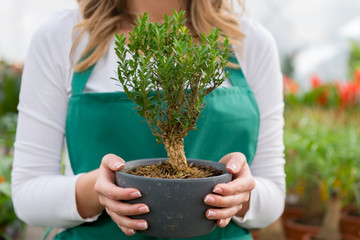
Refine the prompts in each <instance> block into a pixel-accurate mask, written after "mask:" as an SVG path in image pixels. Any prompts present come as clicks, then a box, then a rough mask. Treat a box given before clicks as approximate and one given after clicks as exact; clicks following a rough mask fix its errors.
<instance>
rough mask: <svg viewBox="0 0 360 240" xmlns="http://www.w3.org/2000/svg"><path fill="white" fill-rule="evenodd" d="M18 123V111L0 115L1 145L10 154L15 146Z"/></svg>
mask: <svg viewBox="0 0 360 240" xmlns="http://www.w3.org/2000/svg"><path fill="white" fill-rule="evenodd" d="M16 124H17V113H11V112H10V113H7V114H5V115H4V116H2V117H0V147H2V148H3V150H4V152H5V153H6V154H8V153H9V152H10V151H11V149H12V148H13V144H14V141H15V133H16Z"/></svg>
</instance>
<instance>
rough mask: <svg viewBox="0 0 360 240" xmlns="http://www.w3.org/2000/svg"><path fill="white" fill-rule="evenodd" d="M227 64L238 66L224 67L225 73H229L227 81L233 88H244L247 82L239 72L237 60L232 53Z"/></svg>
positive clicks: (241, 72) (240, 71)
mask: <svg viewBox="0 0 360 240" xmlns="http://www.w3.org/2000/svg"><path fill="white" fill-rule="evenodd" d="M228 60H229V62H231V63H234V64H236V65H238V66H239V67H235V68H233V67H225V72H228V73H229V76H228V78H229V80H230V82H231V83H232V85H233V86H237V87H242V86H246V85H247V82H246V79H245V76H244V73H243V71H242V70H241V67H240V64H239V61H238V60H237V57H236V56H235V53H234V52H233V53H232V54H231V55H230V56H229V58H228Z"/></svg>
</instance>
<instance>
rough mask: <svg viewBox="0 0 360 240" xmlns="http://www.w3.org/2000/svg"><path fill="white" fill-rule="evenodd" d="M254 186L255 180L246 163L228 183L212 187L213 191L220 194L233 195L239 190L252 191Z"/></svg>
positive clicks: (239, 191)
mask: <svg viewBox="0 0 360 240" xmlns="http://www.w3.org/2000/svg"><path fill="white" fill-rule="evenodd" d="M254 188H255V180H254V177H253V176H252V174H251V172H250V168H249V166H248V165H247V164H246V165H244V166H243V168H242V169H241V170H240V172H239V173H238V174H235V175H234V179H233V180H232V181H230V182H228V183H222V184H218V185H216V186H215V187H214V190H213V192H214V193H217V194H220V195H235V194H238V193H241V192H247V191H252V190H253V189H254Z"/></svg>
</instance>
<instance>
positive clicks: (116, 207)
mask: <svg viewBox="0 0 360 240" xmlns="http://www.w3.org/2000/svg"><path fill="white" fill-rule="evenodd" d="M99 199H100V203H101V204H102V205H104V206H106V208H107V209H109V210H111V211H112V212H114V213H116V214H117V215H124V216H134V215H141V214H145V213H148V212H150V209H149V207H148V206H147V205H146V204H141V203H140V204H129V203H124V202H120V201H114V200H111V199H109V198H105V197H100V198H99Z"/></svg>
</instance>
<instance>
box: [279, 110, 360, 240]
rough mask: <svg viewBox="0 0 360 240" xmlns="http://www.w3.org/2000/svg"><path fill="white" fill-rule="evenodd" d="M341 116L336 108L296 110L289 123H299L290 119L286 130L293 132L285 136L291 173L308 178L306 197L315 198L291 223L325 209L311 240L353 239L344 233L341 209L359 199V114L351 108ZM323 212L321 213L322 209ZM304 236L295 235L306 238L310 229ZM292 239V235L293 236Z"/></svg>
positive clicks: (304, 188) (305, 185) (306, 179)
mask: <svg viewBox="0 0 360 240" xmlns="http://www.w3.org/2000/svg"><path fill="white" fill-rule="evenodd" d="M296 112H297V114H296ZM351 113H352V114H351ZM342 114H344V115H342ZM342 114H340V112H339V111H338V109H335V108H326V109H324V108H316V107H312V108H308V107H301V108H300V109H298V110H297V111H293V109H292V115H291V118H290V117H289V118H288V120H289V119H292V118H294V119H293V120H294V121H292V122H291V121H290V122H289V121H288V126H287V128H286V130H285V132H286V131H288V132H287V133H285V145H286V148H287V150H286V152H287V156H288V157H290V159H289V163H288V165H287V166H286V169H287V173H288V174H291V173H292V172H293V171H298V173H301V174H303V175H304V176H303V177H302V179H303V181H300V182H302V183H303V186H302V189H303V193H304V194H303V196H306V197H307V198H308V199H312V202H306V201H305V203H310V204H305V206H303V207H304V209H305V211H304V213H303V215H302V216H300V217H297V220H296V221H294V220H293V221H291V220H288V222H287V225H291V226H295V225H296V226H297V227H298V225H300V222H301V221H300V220H299V218H300V219H304V218H305V215H309V214H308V213H306V211H309V210H310V209H312V205H316V203H320V204H322V205H324V208H323V215H322V217H321V221H319V223H318V226H317V227H314V226H313V227H311V228H310V231H312V233H311V234H310V235H311V236H312V239H336V240H339V239H341V237H343V238H345V239H353V238H352V237H351V236H350V235H347V234H345V233H341V232H340V224H339V223H340V215H341V208H342V206H343V205H344V204H346V203H347V202H349V201H350V199H351V198H352V197H353V196H354V194H355V193H356V188H357V185H358V182H359V175H358V173H357V171H356V169H357V167H356V166H358V165H359V161H360V160H359V154H360V153H359V149H358V145H359V141H360V137H359V131H358V124H357V122H356V121H355V120H354V119H357V117H356V116H357V113H356V111H351V110H349V111H348V112H343V113H342ZM349 116H351V117H349ZM295 119H296V120H295ZM289 124H290V125H289ZM288 135H291V136H292V137H293V138H294V139H296V141H293V142H291V141H288V140H289V139H290V140H291V138H286V136H288ZM291 157H292V159H291ZM299 166H300V168H299ZM311 189H314V190H315V191H314V190H311ZM309 190H311V191H309ZM319 193H320V194H319ZM314 194H317V195H314ZM304 198H305V197H302V199H304ZM303 203H304V202H303ZM318 212H321V208H320V211H318ZM308 228H309V227H308ZM288 231H289V229H288ZM301 234H302V235H301V236H298V238H295V237H294V236H291V237H292V238H293V239H302V238H303V237H304V236H303V235H306V231H303V232H302V233H301ZM287 235H288V236H290V233H287ZM308 237H309V235H308Z"/></svg>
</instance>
